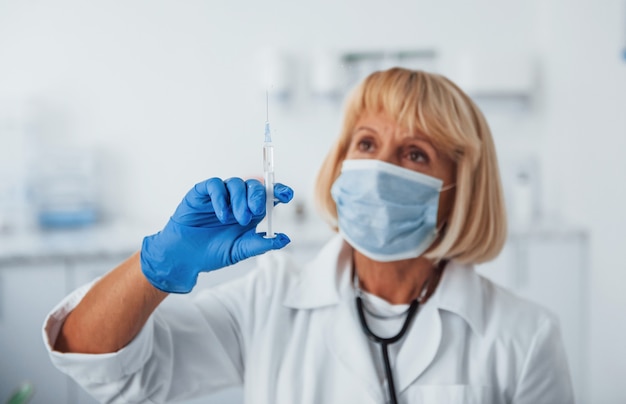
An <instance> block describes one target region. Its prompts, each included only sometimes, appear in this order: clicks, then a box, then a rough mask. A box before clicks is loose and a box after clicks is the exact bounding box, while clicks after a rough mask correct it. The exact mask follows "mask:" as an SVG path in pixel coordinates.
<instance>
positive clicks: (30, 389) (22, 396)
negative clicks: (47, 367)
mask: <svg viewBox="0 0 626 404" xmlns="http://www.w3.org/2000/svg"><path fill="white" fill-rule="evenodd" d="M34 393H35V387H34V386H33V385H32V384H31V383H24V384H22V385H21V386H20V387H19V388H18V389H17V390H15V392H14V393H13V395H12V396H11V397H10V398H9V399H8V400H7V402H6V404H26V403H27V402H29V401H30V398H31V397H32V396H33V394H34Z"/></svg>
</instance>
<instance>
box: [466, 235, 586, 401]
mask: <svg viewBox="0 0 626 404" xmlns="http://www.w3.org/2000/svg"><path fill="white" fill-rule="evenodd" d="M588 248H589V247H588V238H587V235H586V233H585V232H583V231H578V230H558V231H555V230H552V231H545V230H539V231H527V232H517V233H513V234H512V235H511V236H510V237H509V241H508V243H507V245H506V246H505V248H504V250H503V252H502V254H501V255H500V256H499V257H498V259H496V260H495V261H493V262H490V263H487V264H484V265H480V266H479V267H478V272H480V273H482V274H483V275H485V276H487V277H488V278H490V279H492V280H494V281H495V282H497V283H499V284H501V285H503V286H505V287H507V288H508V289H510V290H512V291H514V292H515V293H517V294H518V295H520V296H523V297H525V298H528V299H530V300H532V301H535V302H537V303H539V304H541V305H543V306H544V307H546V308H548V309H549V310H550V311H552V312H553V313H554V314H556V315H557V316H558V317H559V320H560V325H561V333H562V336H563V342H564V345H565V349H566V351H567V355H568V360H569V364H570V371H571V375H572V381H573V384H574V389H575V393H576V397H577V402H580V403H586V402H587V400H586V393H587V392H586V379H587V374H586V373H585V372H586V368H587V358H586V346H587V340H586V331H585V324H588V319H587V315H588V307H589V301H588V296H587V293H586V292H587V286H588V284H589V282H588V274H587V259H588V257H587V254H588Z"/></svg>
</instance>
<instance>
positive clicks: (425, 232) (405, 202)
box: [331, 159, 443, 262]
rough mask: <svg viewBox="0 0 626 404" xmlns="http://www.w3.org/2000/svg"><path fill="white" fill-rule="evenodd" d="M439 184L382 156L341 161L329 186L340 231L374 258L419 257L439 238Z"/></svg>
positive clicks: (358, 249)
mask: <svg viewBox="0 0 626 404" xmlns="http://www.w3.org/2000/svg"><path fill="white" fill-rule="evenodd" d="M442 186H443V182H442V181H441V180H439V179H437V178H434V177H431V176H428V175H425V174H422V173H419V172H416V171H412V170H409V169H406V168H402V167H399V166H396V165H394V164H390V163H386V162H384V161H380V160H375V159H364V160H345V161H344V162H343V166H342V169H341V175H339V177H338V178H337V180H335V183H334V184H333V186H332V188H331V195H332V197H333V199H334V200H335V203H336V205H337V218H338V227H339V233H340V234H341V235H342V236H343V238H344V239H345V240H346V241H347V242H348V243H349V244H350V245H351V246H352V247H354V248H355V249H356V250H357V251H359V252H360V253H361V254H363V255H365V256H366V257H368V258H371V259H373V260H375V261H380V262H390V261H398V260H402V259H408V258H416V257H419V256H420V255H422V254H423V253H424V252H425V251H426V250H427V249H428V247H430V246H431V245H432V243H433V242H434V241H435V239H436V238H437V209H438V207H439V193H440V192H441V191H442Z"/></svg>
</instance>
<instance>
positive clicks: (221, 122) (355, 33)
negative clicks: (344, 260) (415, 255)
mask: <svg viewBox="0 0 626 404" xmlns="http://www.w3.org/2000/svg"><path fill="white" fill-rule="evenodd" d="M216 3H217V2H210V1H199V0H188V1H184V2H183V1H173V0H158V1H157V0H140V1H122V0H115V1H96V2H84V1H79V0H57V1H55V2H43V1H34V0H32V1H17V0H0V108H3V107H4V110H3V112H1V113H0V128H2V122H1V119H2V117H3V116H4V119H5V122H7V121H8V120H10V119H12V118H11V117H15V116H19V117H22V118H20V120H18V121H19V122H22V123H26V124H27V123H29V122H31V123H32V122H33V121H40V122H41V123H42V129H41V130H40V135H41V137H43V138H44V139H46V142H59V141H60V140H59V139H62V141H63V142H73V143H77V144H81V145H85V146H89V147H94V148H95V149H96V150H97V152H98V153H99V155H100V156H101V158H102V165H103V168H104V173H103V174H104V175H103V177H104V178H103V189H102V197H103V204H104V208H105V211H106V214H107V215H108V217H116V218H127V219H132V220H133V221H137V222H140V223H144V224H146V225H147V226H150V227H153V228H155V229H156V228H158V227H159V226H161V225H162V224H163V223H164V221H165V220H166V218H167V217H168V216H169V215H170V214H171V211H172V210H173V209H174V207H175V206H176V204H177V203H178V200H179V199H180V198H181V197H182V195H183V194H184V192H186V190H187V189H188V188H189V187H190V186H191V185H192V184H193V183H194V182H196V181H199V180H201V179H203V178H206V177H210V176H223V177H228V176H234V175H238V176H249V175H259V174H260V146H261V141H262V138H261V135H262V126H263V122H264V120H265V99H264V93H263V92H262V90H261V88H260V84H261V79H260V77H261V72H260V71H259V70H260V67H259V65H258V63H257V62H256V61H257V59H256V57H255V55H256V54H257V51H258V50H259V49H261V48H263V47H267V46H269V47H273V48H278V49H282V50H284V51H286V52H287V53H289V54H291V55H292V56H293V57H294V60H295V69H294V71H296V72H297V73H298V77H297V79H298V83H299V87H298V93H297V94H296V98H295V100H294V102H293V103H292V104H291V105H290V106H289V107H280V106H276V105H271V106H270V118H271V120H272V122H273V124H274V129H275V140H276V166H277V179H278V180H279V181H283V182H286V183H289V184H290V185H292V186H293V187H294V188H295V190H296V193H297V195H299V196H301V198H302V200H304V201H306V202H307V203H308V201H309V199H310V198H309V196H310V193H311V186H312V182H313V177H314V174H315V171H316V170H317V168H318V165H319V164H320V161H321V158H322V156H323V155H324V153H325V151H326V149H327V148H328V146H329V144H330V142H331V141H332V139H333V138H334V136H335V134H336V133H337V130H338V125H339V119H340V107H339V106H332V105H330V106H329V105H321V104H315V103H312V102H311V101H310V100H309V99H308V95H307V92H306V86H305V84H303V83H306V77H307V73H308V72H309V69H310V63H309V62H310V60H309V57H310V55H311V54H312V52H313V50H315V49H339V50H367V49H385V48H391V49H422V48H429V49H435V50H437V51H438V52H440V54H441V55H444V56H447V55H455V54H457V53H459V52H464V51H467V50H470V51H471V50H472V49H479V50H481V51H487V52H489V51H491V52H498V51H501V50H503V49H508V50H509V51H510V50H511V49H519V50H522V51H528V52H530V53H534V54H536V55H537V56H538V57H539V61H540V64H541V67H542V76H541V77H542V88H541V92H540V96H539V99H538V109H536V110H535V111H533V113H532V114H530V115H529V116H527V117H525V118H524V119H520V120H518V121H515V120H511V121H506V122H504V123H503V122H498V123H495V122H494V135H495V137H496V142H497V145H498V149H499V151H500V152H501V156H500V157H501V161H506V160H507V158H509V157H511V156H513V155H514V154H515V153H516V152H517V151H518V150H519V149H520V148H522V149H525V150H529V151H536V152H538V153H539V155H540V157H541V165H542V170H543V174H544V191H545V192H544V194H543V195H544V196H543V199H544V206H545V207H546V209H547V211H548V213H550V214H551V215H553V214H557V213H558V214H559V215H560V216H561V218H562V220H564V221H566V222H568V223H573V224H576V225H582V226H584V227H586V228H588V229H589V230H590V232H591V240H592V250H591V254H590V280H589V282H590V283H589V293H590V298H591V305H590V312H589V314H590V318H591V323H590V328H589V330H590V331H589V333H590V334H589V338H590V339H589V341H590V348H589V360H590V362H589V363H590V369H589V378H590V388H591V394H592V397H593V402H602V403H617V402H624V401H626V392H625V391H624V389H622V388H621V384H620V382H621V380H619V379H618V378H619V377H620V375H623V374H626V348H624V344H622V341H624V340H626V317H625V316H624V314H623V313H624V312H626V294H625V293H623V288H622V285H623V284H625V283H626V282H625V281H626V268H625V265H624V264H623V261H622V260H620V259H619V258H620V257H619V256H618V251H620V248H622V247H623V245H625V241H626V236H624V233H623V231H622V229H623V228H625V227H626V215H625V214H624V213H623V212H622V207H623V206H626V192H625V190H624V185H623V184H622V183H621V182H622V177H623V176H624V173H626V160H625V159H624V158H623V157H622V153H621V151H622V150H624V148H625V147H624V146H626V136H625V135H626V133H625V132H626V114H624V110H625V107H626V60H624V59H620V54H621V51H622V47H623V46H625V42H626V39H625V38H626V6H625V4H624V1H620V0H607V1H603V2H597V1H595V2H594V1H591V0H575V1H566V0H553V1H541V0H535V1H518V2H495V1H484V0H483V1H477V0H474V1H463V0H445V1H435V0H432V1H420V2H417V1H409V0H402V1H401V0H393V1H389V2H386V3H385V5H384V6H383V5H382V3H380V2H377V1H356V0H352V1H346V2H334V1H330V0H323V1H317V2H311V3H305V4H298V3H296V2H287V1H278V0H267V1H264V2H253V1H246V2H222V3H221V4H219V5H216ZM7 116H8V117H9V118H7ZM9 133H13V135H11V136H12V137H9ZM16 133H17V132H16V131H14V132H9V131H6V130H5V131H4V132H1V133H0V136H2V137H1V138H0V139H1V140H0V142H1V143H0V149H4V152H3V151H2V150H0V157H2V158H3V161H4V163H3V164H0V181H4V182H5V183H6V182H7V181H10V179H11V178H13V177H14V176H15V173H16V172H19V169H18V168H19V166H20V165H21V164H22V162H23V158H24V156H23V155H21V154H20V153H21V150H22V147H21V146H20V141H18V140H16V139H15V138H14V136H15V134H16ZM620 146H621V147H620ZM8 162H11V164H9V163H8ZM3 167H5V168H4V170H3ZM7 167H8V168H7ZM16 167H17V168H16Z"/></svg>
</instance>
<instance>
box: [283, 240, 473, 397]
mask: <svg viewBox="0 0 626 404" xmlns="http://www.w3.org/2000/svg"><path fill="white" fill-rule="evenodd" d="M351 268H352V247H350V246H349V245H348V244H347V243H346V242H344V241H343V239H342V238H341V236H336V237H334V238H333V239H332V240H330V241H329V242H328V244H326V246H324V248H323V249H322V251H321V252H320V254H319V255H318V256H317V258H315V259H314V260H313V261H312V262H311V263H310V264H308V265H306V266H305V267H304V268H302V270H301V271H299V272H296V273H294V279H293V282H294V283H293V284H292V287H291V288H290V289H289V291H288V293H287V296H286V298H285V299H284V301H283V303H284V305H285V306H287V307H291V308H295V309H314V308H320V307H324V306H329V305H335V304H338V303H340V302H344V304H341V305H340V306H339V307H338V308H337V312H336V315H334V316H333V318H331V319H330V320H329V321H330V323H329V327H327V328H326V331H325V334H326V337H325V339H326V342H327V345H328V348H329V349H330V351H331V352H333V354H334V355H335V357H336V358H337V359H338V360H339V362H340V363H341V364H342V365H343V366H344V367H346V368H347V369H349V370H350V373H351V374H353V375H354V376H355V377H356V380H358V381H359V382H360V384H361V385H362V386H363V389H365V391H367V392H368V394H369V395H370V397H371V398H372V399H373V401H374V402H381V401H382V399H383V397H384V392H383V390H382V387H381V384H380V380H379V379H378V375H377V374H376V371H375V369H376V367H375V365H374V363H373V358H372V355H371V352H370V349H369V346H368V341H367V338H366V337H365V334H364V333H363V332H362V330H361V325H360V324H359V321H358V317H357V313H356V308H355V303H354V296H355V295H354V291H353V289H352V282H351V276H350V274H351ZM482 295H483V291H482V281H481V279H480V277H479V276H478V275H477V274H476V273H475V272H474V269H473V268H472V266H469V265H462V264H459V263H455V262H453V261H452V262H449V263H448V264H447V265H446V268H445V270H444V271H443V274H442V277H441V281H440V284H439V287H438V288H437V289H436V290H435V293H434V294H433V295H432V296H431V298H430V299H429V300H428V301H427V302H426V303H425V304H424V305H422V306H421V307H420V309H419V310H420V311H419V313H418V315H417V316H416V317H415V320H414V321H415V322H416V323H415V324H414V325H413V326H412V327H411V328H410V329H409V332H408V334H407V335H406V337H405V338H406V340H405V342H404V343H403V345H402V348H401V349H400V352H399V353H398V359H397V369H398V372H397V373H396V374H397V375H398V384H397V388H398V391H400V392H402V391H404V390H406V389H407V388H408V387H409V386H410V385H411V384H412V383H413V382H414V381H415V380H416V379H417V378H418V377H419V376H420V375H421V374H423V373H424V371H425V370H426V369H427V368H428V366H429V365H430V364H431V363H432V361H433V360H434V358H435V356H436V354H437V351H438V349H439V345H440V343H441V335H442V322H441V316H440V311H441V310H446V311H449V312H452V313H455V314H457V315H458V316H460V317H461V318H463V319H464V320H465V321H466V322H467V323H468V324H469V326H470V328H471V329H472V330H473V331H474V332H477V333H479V334H482V331H483V316H482V310H481V307H482ZM407 341H411V343H407Z"/></svg>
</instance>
